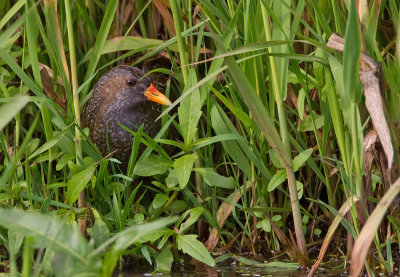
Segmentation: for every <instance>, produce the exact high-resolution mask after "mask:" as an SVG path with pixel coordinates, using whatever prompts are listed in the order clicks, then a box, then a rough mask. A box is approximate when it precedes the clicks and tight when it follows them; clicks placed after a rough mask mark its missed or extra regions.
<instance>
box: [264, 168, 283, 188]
mask: <svg viewBox="0 0 400 277" xmlns="http://www.w3.org/2000/svg"><path fill="white" fill-rule="evenodd" d="M286 178H287V175H286V170H285V169H279V170H278V171H277V172H276V173H275V175H274V176H272V179H271V181H269V183H268V189H267V190H268V192H271V191H273V190H275V189H276V188H277V187H278V186H279V185H280V184H282V183H283V182H284V181H285V180H286Z"/></svg>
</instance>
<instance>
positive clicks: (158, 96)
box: [144, 84, 172, 106]
mask: <svg viewBox="0 0 400 277" xmlns="http://www.w3.org/2000/svg"><path fill="white" fill-rule="evenodd" d="M144 95H145V96H147V99H149V100H150V101H153V102H156V103H158V104H161V105H167V106H171V105H172V103H171V101H170V100H169V99H168V98H167V96H165V95H164V94H162V93H161V92H159V91H158V90H157V88H156V86H155V85H153V84H151V85H150V86H149V88H148V89H147V90H146V92H145V93H144Z"/></svg>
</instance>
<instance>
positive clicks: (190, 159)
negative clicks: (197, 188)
mask: <svg viewBox="0 0 400 277" xmlns="http://www.w3.org/2000/svg"><path fill="white" fill-rule="evenodd" d="M196 158H197V155H196V154H189V155H183V156H182V157H180V158H178V159H176V160H175V161H174V171H175V173H176V177H177V178H178V182H179V187H180V188H181V189H183V188H184V187H186V185H187V183H188V182H189V178H190V174H191V173H192V169H193V163H194V161H195V160H196Z"/></svg>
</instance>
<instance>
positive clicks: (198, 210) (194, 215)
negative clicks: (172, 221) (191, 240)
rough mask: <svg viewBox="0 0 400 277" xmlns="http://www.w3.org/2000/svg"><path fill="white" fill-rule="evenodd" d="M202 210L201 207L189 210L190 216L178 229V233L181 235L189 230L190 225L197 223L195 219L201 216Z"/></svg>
mask: <svg viewBox="0 0 400 277" xmlns="http://www.w3.org/2000/svg"><path fill="white" fill-rule="evenodd" d="M203 212H204V208H203V207H196V208H193V209H190V216H189V218H188V219H187V220H186V221H185V222H184V223H182V225H181V226H180V228H179V233H181V234H182V233H183V232H184V231H185V230H186V229H187V228H189V227H190V226H191V225H192V224H194V223H196V222H197V219H199V217H200V216H201V215H202V214H203Z"/></svg>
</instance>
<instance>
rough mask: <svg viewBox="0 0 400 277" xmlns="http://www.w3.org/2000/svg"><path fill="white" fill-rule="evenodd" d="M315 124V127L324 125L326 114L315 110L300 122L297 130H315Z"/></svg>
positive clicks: (318, 127)
mask: <svg viewBox="0 0 400 277" xmlns="http://www.w3.org/2000/svg"><path fill="white" fill-rule="evenodd" d="M313 119H314V122H313ZM314 124H315V129H320V128H321V127H322V126H324V116H323V115H319V114H317V113H316V112H315V111H314V110H313V111H312V113H311V114H310V115H308V116H307V117H306V118H304V119H303V120H302V121H301V122H300V124H299V126H298V127H297V130H298V131H299V132H308V131H314Z"/></svg>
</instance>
